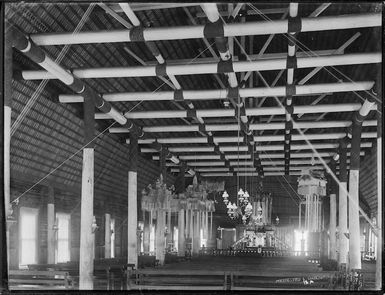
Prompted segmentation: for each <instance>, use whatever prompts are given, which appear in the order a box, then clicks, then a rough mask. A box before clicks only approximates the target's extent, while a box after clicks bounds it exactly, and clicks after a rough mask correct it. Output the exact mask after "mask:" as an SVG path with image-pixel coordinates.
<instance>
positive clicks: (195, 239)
mask: <svg viewBox="0 0 385 295" xmlns="http://www.w3.org/2000/svg"><path fill="white" fill-rule="evenodd" d="M194 213H195V216H194V219H195V223H194V236H193V253H194V254H196V255H198V254H199V247H200V212H199V211H198V210H197V211H195V212H194Z"/></svg>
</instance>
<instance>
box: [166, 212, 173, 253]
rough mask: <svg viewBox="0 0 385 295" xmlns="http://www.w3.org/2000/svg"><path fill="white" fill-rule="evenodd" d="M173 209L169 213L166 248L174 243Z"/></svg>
mask: <svg viewBox="0 0 385 295" xmlns="http://www.w3.org/2000/svg"><path fill="white" fill-rule="evenodd" d="M171 217H172V215H171V208H170V209H169V210H168V211H167V236H166V248H168V246H169V245H170V244H171V243H172V242H173V240H172V224H171Z"/></svg>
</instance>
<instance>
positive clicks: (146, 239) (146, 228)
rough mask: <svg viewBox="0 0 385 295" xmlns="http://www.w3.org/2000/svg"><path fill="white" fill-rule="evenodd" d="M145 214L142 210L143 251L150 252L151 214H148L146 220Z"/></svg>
mask: <svg viewBox="0 0 385 295" xmlns="http://www.w3.org/2000/svg"><path fill="white" fill-rule="evenodd" d="M146 215H151V214H148V213H147V212H146V211H144V210H143V223H144V225H143V251H144V253H149V252H150V232H151V224H152V222H151V220H150V218H151V216H148V220H146Z"/></svg>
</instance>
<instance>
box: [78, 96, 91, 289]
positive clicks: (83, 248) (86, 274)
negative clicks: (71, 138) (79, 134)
mask: <svg viewBox="0 0 385 295" xmlns="http://www.w3.org/2000/svg"><path fill="white" fill-rule="evenodd" d="M94 117H95V105H94V103H93V101H92V100H91V99H90V98H88V97H85V98H84V130H85V136H84V139H85V145H86V147H85V148H84V149H83V171H82V195H81V209H80V210H81V211H80V212H81V217H80V261H79V290H87V289H88V290H92V289H93V287H94V283H93V270H94V260H93V252H94V251H93V249H94V244H95V234H94V233H93V229H92V222H93V218H94V214H93V212H94V142H93V141H92V140H93V138H94V133H95V130H94V128H95V119H94Z"/></svg>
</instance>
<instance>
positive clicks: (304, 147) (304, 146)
mask: <svg viewBox="0 0 385 295" xmlns="http://www.w3.org/2000/svg"><path fill="white" fill-rule="evenodd" d="M338 146H339V144H338V143H313V144H312V147H313V148H314V149H316V150H322V149H333V150H334V149H336V148H338ZM312 147H311V146H309V145H308V144H295V145H291V147H290V149H291V150H311V149H312ZM348 147H349V148H350V144H349V145H348ZM370 147H372V143H371V142H362V143H361V148H370ZM238 148H239V152H247V151H248V149H247V147H246V146H240V147H238V146H223V147H221V148H220V149H221V150H222V151H224V152H237V151H238ZM255 149H256V151H262V152H266V151H281V150H282V149H283V145H282V144H279V145H257V146H256V147H255ZM140 150H141V152H142V153H156V152H158V151H157V150H156V149H153V148H147V147H142V148H141V149H140ZM169 150H170V151H171V152H173V153H205V152H213V151H214V147H210V146H184V147H170V148H169Z"/></svg>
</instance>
